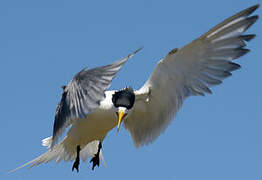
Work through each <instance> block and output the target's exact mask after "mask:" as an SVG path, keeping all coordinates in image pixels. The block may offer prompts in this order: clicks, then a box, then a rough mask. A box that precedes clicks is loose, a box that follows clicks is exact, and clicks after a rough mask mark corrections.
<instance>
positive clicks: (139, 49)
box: [133, 46, 144, 54]
mask: <svg viewBox="0 0 262 180" xmlns="http://www.w3.org/2000/svg"><path fill="white" fill-rule="evenodd" d="M143 48H144V46H141V47H140V48H138V49H137V50H135V51H134V52H133V53H134V54H136V53H137V52H139V51H141V50H142V49H143Z"/></svg>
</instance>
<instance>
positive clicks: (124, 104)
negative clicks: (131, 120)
mask: <svg viewBox="0 0 262 180" xmlns="http://www.w3.org/2000/svg"><path fill="white" fill-rule="evenodd" d="M112 102H113V105H114V107H115V109H116V115H117V118H118V124H117V131H118V130H119V127H120V125H121V122H122V121H123V120H124V119H126V118H127V117H128V115H129V113H130V111H131V110H132V108H133V106H134V103H135V93H134V90H133V89H132V88H131V87H126V88H124V89H122V90H119V91H116V92H115V93H114V94H113V96H112Z"/></svg>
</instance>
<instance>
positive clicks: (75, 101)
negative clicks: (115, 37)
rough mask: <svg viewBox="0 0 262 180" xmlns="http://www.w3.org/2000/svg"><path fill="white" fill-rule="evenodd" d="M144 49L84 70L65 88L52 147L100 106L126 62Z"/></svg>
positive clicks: (56, 118) (58, 109)
mask: <svg viewBox="0 0 262 180" xmlns="http://www.w3.org/2000/svg"><path fill="white" fill-rule="evenodd" d="M141 49H142V48H139V49H137V50H136V51H134V52H132V53H131V54H129V55H128V56H127V57H125V58H123V59H120V60H118V61H116V62H114V63H112V64H110V65H107V66H103V67H98V68H94V69H90V70H88V69H87V68H84V69H83V70H82V71H80V72H79V73H78V74H76V75H75V76H74V78H73V79H72V81H71V82H70V83H69V84H68V85H67V86H66V87H64V90H63V94H62V97H61V101H60V102H59V104H58V106H57V109H56V115H55V121H54V128H53V139H52V143H51V147H53V146H54V144H55V143H56V141H57V139H58V137H59V136H60V135H61V134H62V133H63V131H64V130H65V128H66V127H67V126H68V125H70V124H71V123H72V122H73V121H74V120H75V119H77V118H86V115H87V114H88V113H91V111H92V110H93V109H94V108H96V107H98V106H99V103H100V101H101V100H103V99H104V97H105V94H104V93H105V91H106V90H107V89H108V88H109V86H110V85H111V82H112V80H113V78H114V77H115V76H116V74H117V72H118V71H119V70H120V68H121V67H122V66H123V65H124V64H125V62H126V61H127V60H128V59H129V58H130V57H132V56H133V55H134V54H135V53H137V52H138V51H140V50H141Z"/></svg>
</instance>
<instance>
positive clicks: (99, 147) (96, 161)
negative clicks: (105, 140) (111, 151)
mask: <svg viewBox="0 0 262 180" xmlns="http://www.w3.org/2000/svg"><path fill="white" fill-rule="evenodd" d="M101 148H102V144H101V142H99V145H98V151H97V153H96V154H95V156H94V157H93V158H92V159H91V160H90V163H91V162H93V166H92V170H94V168H95V167H96V166H98V167H99V164H100V158H99V153H100V150H101Z"/></svg>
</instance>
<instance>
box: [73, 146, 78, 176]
mask: <svg viewBox="0 0 262 180" xmlns="http://www.w3.org/2000/svg"><path fill="white" fill-rule="evenodd" d="M79 152H80V146H79V145H78V146H77V147H76V153H77V154H76V160H75V162H74V164H73V167H72V171H74V169H76V171H77V172H79V164H80V159H79Z"/></svg>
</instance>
